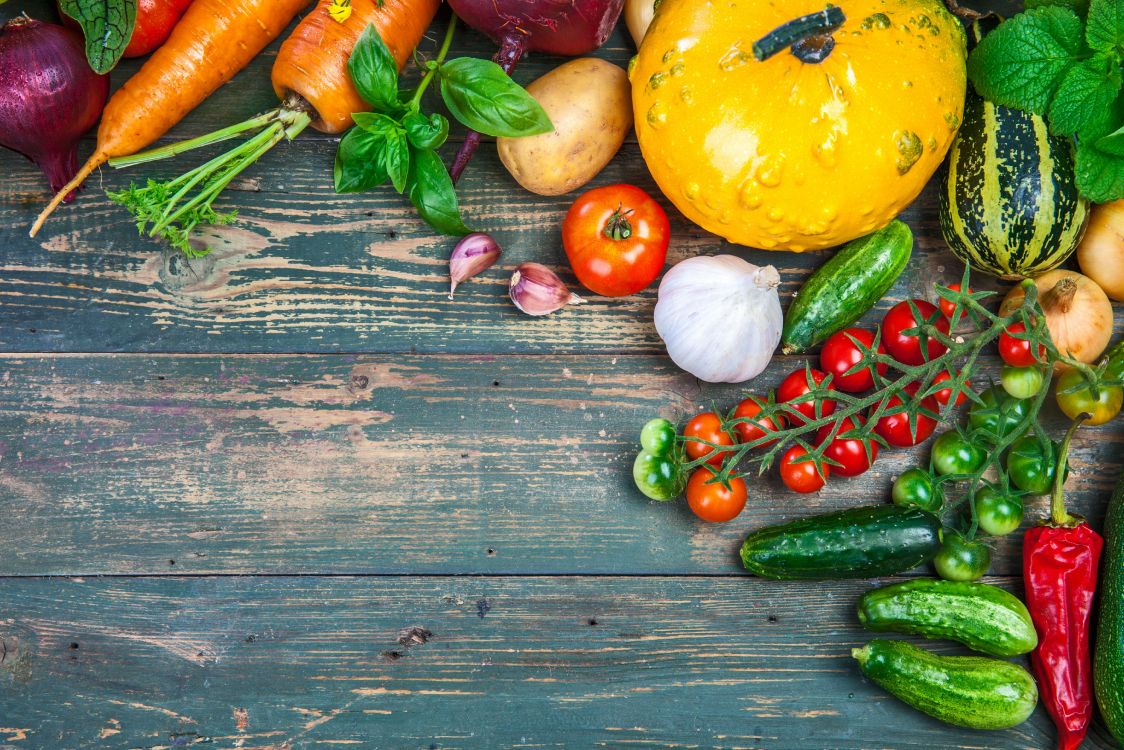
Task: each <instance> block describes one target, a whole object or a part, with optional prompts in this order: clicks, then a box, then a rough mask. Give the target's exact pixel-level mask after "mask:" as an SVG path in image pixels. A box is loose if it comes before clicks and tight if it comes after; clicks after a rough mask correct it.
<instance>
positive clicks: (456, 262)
mask: <svg viewBox="0 0 1124 750" xmlns="http://www.w3.org/2000/svg"><path fill="white" fill-rule="evenodd" d="M501 254H502V253H501V251H500V246H499V244H497V243H496V241H495V240H494V239H492V238H491V237H490V236H489V235H486V234H484V233H483V232H473V233H472V234H466V235H465V236H464V237H463V238H461V241H460V242H458V243H457V246H456V247H454V248H453V252H452V254H450V255H449V277H450V279H451V280H452V281H451V283H450V284H449V299H452V298H453V292H455V291H456V289H457V284H459V283H461V282H462V281H464V280H466V279H471V278H472V277H473V276H475V275H476V274H478V273H480V272H482V271H486V270H487V269H489V268H491V267H492V266H493V265H494V264H495V262H496V261H497V260H499V259H500V255H501Z"/></svg>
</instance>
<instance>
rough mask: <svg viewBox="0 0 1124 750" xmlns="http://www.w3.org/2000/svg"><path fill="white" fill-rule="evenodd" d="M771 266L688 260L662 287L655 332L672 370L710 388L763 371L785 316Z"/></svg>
mask: <svg viewBox="0 0 1124 750" xmlns="http://www.w3.org/2000/svg"><path fill="white" fill-rule="evenodd" d="M780 281H781V277H780V274H779V273H777V269H776V268H773V267H772V266H765V267H763V268H762V267H760V266H755V265H753V264H751V263H747V262H746V261H744V260H742V259H741V258H738V257H735V256H733V255H715V256H698V257H695V258H688V259H687V260H684V261H682V262H680V263H678V264H677V265H675V266H674V267H673V268H672V269H671V270H670V271H668V272H667V273H666V274H665V275H664V277H663V281H662V282H660V291H659V301H658V302H657V303H656V316H655V317H656V331H657V332H658V333H659V334H660V338H662V339H663V342H664V344H665V345H666V346H667V353H668V354H669V355H670V356H671V360H672V361H673V362H675V364H677V365H679V366H680V367H682V368H683V369H684V370H686V371H687V372H689V373H691V374H692V375H694V376H695V377H697V378H699V379H700V380H705V381H707V382H710V383H740V382H742V381H745V380H749V379H750V378H752V377H755V376H756V375H757V374H758V373H760V372H761V371H762V370H764V369H765V366H766V365H768V364H769V360H770V359H771V358H772V356H773V352H774V351H776V348H777V344H779V343H780V340H781V327H782V326H783V324H784V316H783V314H782V313H781V301H780V297H779V296H778V295H777V286H778V285H779V284H780Z"/></svg>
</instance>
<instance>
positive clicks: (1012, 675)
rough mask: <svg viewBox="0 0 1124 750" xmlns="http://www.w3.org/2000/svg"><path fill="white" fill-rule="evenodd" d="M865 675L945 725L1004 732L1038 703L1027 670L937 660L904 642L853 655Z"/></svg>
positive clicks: (989, 662) (982, 661) (984, 660)
mask: <svg viewBox="0 0 1124 750" xmlns="http://www.w3.org/2000/svg"><path fill="white" fill-rule="evenodd" d="M851 656H853V657H855V659H857V660H858V662H859V667H860V668H861V669H862V671H863V674H865V675H866V676H867V677H869V678H870V679H871V680H872V681H873V682H874V683H875V684H877V685H878V686H879V687H881V688H883V689H884V690H885V691H886V692H888V693H890V694H891V695H893V696H894V697H895V698H897V699H899V700H901V701H903V702H904V703H907V704H909V705H910V706H913V707H914V708H916V709H917V710H918V711H921V712H922V713H926V714H929V715H930V716H932V717H933V718H934V719H940V720H941V721H943V722H945V723H946V724H955V725H956V726H958V727H968V728H970V729H1007V728H1008V727H1013V726H1016V725H1018V724H1022V723H1023V722H1024V721H1026V720H1027V718H1028V717H1029V716H1030V715H1031V714H1032V713H1033V712H1034V707H1035V706H1036V705H1037V704H1038V688H1037V687H1036V686H1035V684H1034V678H1033V677H1031V676H1030V672H1027V671H1026V670H1025V669H1023V668H1022V667H1020V666H1019V665H1017V664H1012V663H1011V662H1009V661H1003V660H1001V659H992V658H991V657H988V656H938V655H937V654H934V653H931V652H929V651H926V650H925V649H923V648H918V647H917V646H914V645H913V644H911V643H906V642H905V641H884V640H875V641H871V642H870V643H868V644H866V645H865V646H863V647H862V648H856V649H854V650H852V651H851Z"/></svg>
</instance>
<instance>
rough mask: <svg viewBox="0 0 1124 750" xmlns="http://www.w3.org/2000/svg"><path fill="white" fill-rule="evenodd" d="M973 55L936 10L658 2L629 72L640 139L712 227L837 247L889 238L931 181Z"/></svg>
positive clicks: (864, 0)
mask: <svg viewBox="0 0 1124 750" xmlns="http://www.w3.org/2000/svg"><path fill="white" fill-rule="evenodd" d="M965 58H966V49H965V35H964V30H963V28H962V26H961V25H960V22H959V21H958V20H957V19H956V18H954V17H953V16H952V15H951V14H950V13H949V12H948V10H946V9H945V7H944V5H943V3H942V2H941V0H839V3H838V5H826V6H825V3H824V2H823V0H662V2H661V3H660V5H659V7H658V10H657V11H656V15H655V19H654V20H653V22H652V25H651V26H650V27H649V29H648V33H647V35H646V36H645V37H644V42H643V44H642V45H641V47H640V52H639V54H638V55H637V58H636V60H635V64H634V66H633V68H632V71H631V79H632V92H633V108H634V110H635V115H636V132H637V137H638V138H639V140H640V148H641V150H642V152H643V154H644V160H645V161H646V162H647V164H648V167H649V169H650V170H651V172H652V175H653V176H654V177H655V180H656V182H657V183H658V184H659V186H660V188H661V189H662V190H663V192H664V193H665V194H666V195H667V197H668V198H669V199H670V200H671V201H672V202H673V203H674V204H675V205H676V206H677V207H678V208H679V209H680V210H681V211H682V212H683V213H684V214H685V215H686V216H687V218H689V219H691V220H692V221H694V222H696V223H697V224H699V225H700V226H702V227H703V228H704V229H708V230H710V231H712V232H714V233H716V234H719V235H721V236H723V237H725V238H726V239H728V240H730V241H731V242H735V243H738V244H741V245H749V246H751V247H759V248H766V249H770V250H773V249H775V250H795V251H802V250H813V249H818V248H824V247H831V246H834V245H839V244H842V243H844V242H847V241H848V240H852V239H854V238H855V237H859V236H861V235H864V234H867V233H869V232H872V231H874V230H876V229H878V228H880V227H882V226H884V225H886V224H887V223H888V222H889V221H890V220H891V219H893V218H894V216H896V215H897V214H898V213H899V212H900V211H901V210H902V209H903V208H905V206H906V205H907V204H909V203H910V202H911V201H912V200H913V199H914V198H916V197H917V195H918V193H920V192H921V189H922V188H923V187H924V186H925V183H926V182H927V181H928V179H929V177H931V176H932V174H933V172H934V171H936V169H937V167H938V166H939V165H940V163H941V161H942V160H943V159H944V156H945V152H946V151H947V150H948V148H949V146H950V145H951V143H952V139H953V136H954V135H955V134H956V129H957V128H958V127H959V125H960V118H961V116H962V114H963V108H964V95H965V88H966V85H967V81H966V74H965Z"/></svg>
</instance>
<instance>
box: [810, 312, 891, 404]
mask: <svg viewBox="0 0 1124 750" xmlns="http://www.w3.org/2000/svg"><path fill="white" fill-rule="evenodd" d="M874 336H875V332H874V331H872V330H870V329H868V328H844V329H843V330H842V331H836V332H835V333H833V334H831V336H829V337H828V339H827V341H825V342H824V345H823V351H821V352H820V368H821V369H822V370H823V371H824V372H827V373H831V374H832V375H834V376H835V377H834V378H832V379H831V382H832V383H833V384H834V385H835V387H836V388H838V389H839V390H841V391H847V392H848V393H862V392H863V391H869V390H870V389H871V388H873V387H874V373H873V372H871V368H869V367H866V368H864V369H862V370H859V371H858V372H856V373H854V374H852V375H845V374H844V373H846V372H847V370H850V369H851V368H852V367H854V366H855V365H857V364H858V363H859V362H861V361H862V358H863V353H862V351H861V350H860V349H859V347H858V345H856V344H855V341H858V342H859V343H861V344H862V345H863V346H865V347H866V348H867V349H871V348H873V347H874ZM878 353H879V354H885V353H886V347H884V346H883V345H882V344H881V342H879V344H878ZM887 369H888V366H887V365H884V364H880V365H878V372H879V374H881V375H885V374H886V370H887Z"/></svg>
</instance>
